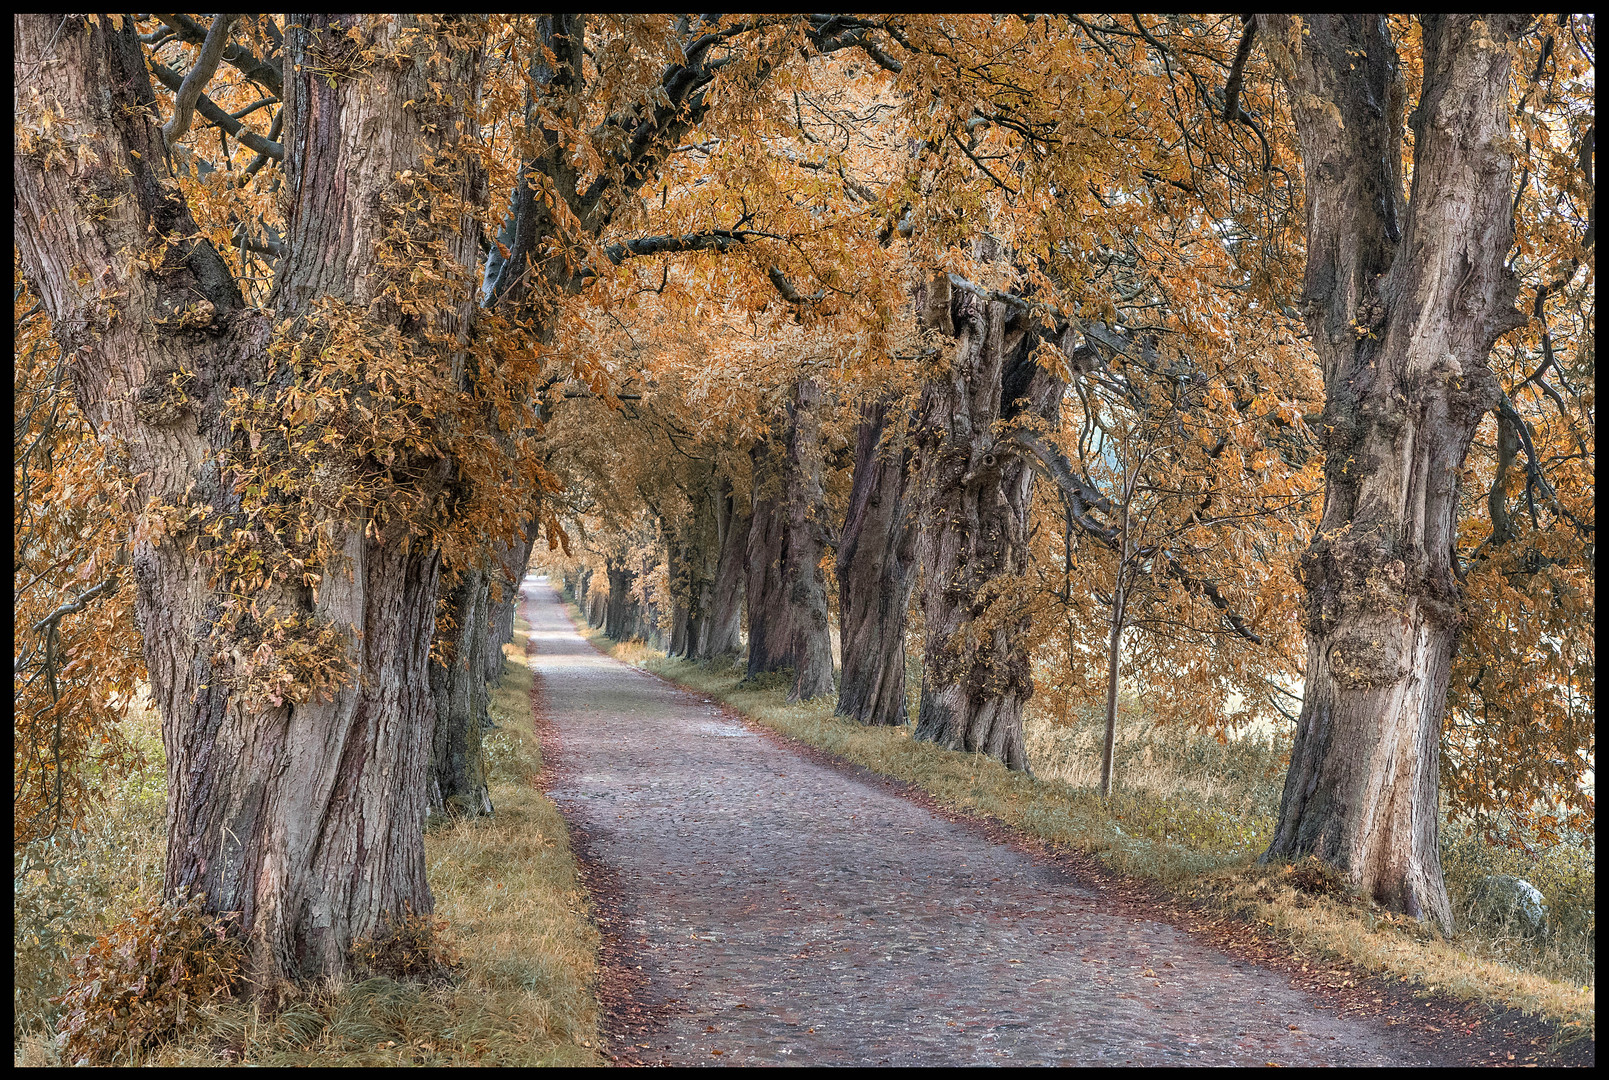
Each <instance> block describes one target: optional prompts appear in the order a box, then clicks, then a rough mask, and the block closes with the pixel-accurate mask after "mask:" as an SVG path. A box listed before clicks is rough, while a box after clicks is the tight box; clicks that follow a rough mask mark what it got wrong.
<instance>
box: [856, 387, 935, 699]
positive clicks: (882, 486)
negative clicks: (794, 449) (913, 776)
mask: <svg viewBox="0 0 1609 1080" xmlns="http://www.w3.org/2000/svg"><path fill="white" fill-rule="evenodd" d="M888 410H889V403H888V401H887V400H883V401H877V402H873V403H869V404H867V405H866V406H865V407H864V408H863V409H862V410H861V421H860V425H859V427H858V429H857V432H856V437H855V475H854V478H853V480H852V481H851V486H850V491H849V511H848V513H847V514H846V515H845V517H844V530H843V533H842V535H841V536H840V538H839V541H838V626H839V635H840V637H839V654H840V655H841V656H842V657H843V665H842V666H843V674H842V678H841V685H840V688H839V691H838V708H837V710H836V711H837V714H838V715H839V716H847V717H849V718H850V719H852V720H857V721H859V722H860V723H862V724H903V723H905V721H906V708H905V615H906V611H907V609H908V607H909V605H910V599H911V586H912V584H913V583H914V575H913V574H912V572H911V571H912V569H913V567H912V562H913V557H914V554H915V547H916V536H917V530H916V528H915V527H914V524H913V523H912V522H911V520H910V515H909V513H908V508H907V506H906V504H905V491H906V487H907V484H908V480H909V477H910V466H911V460H910V459H911V455H910V450H909V446H908V443H907V441H906V423H905V421H904V419H903V418H899V419H896V421H895V423H894V424H893V425H892V426H890V425H889V424H888Z"/></svg>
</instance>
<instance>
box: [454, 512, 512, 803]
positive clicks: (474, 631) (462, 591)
mask: <svg viewBox="0 0 1609 1080" xmlns="http://www.w3.org/2000/svg"><path fill="white" fill-rule="evenodd" d="M535 539H536V523H535V522H532V523H531V524H530V525H529V526H528V527H527V529H526V531H525V535H524V536H523V537H522V538H521V539H520V540H519V541H518V543H516V544H513V545H509V544H494V545H493V549H494V552H495V553H496V554H497V555H498V556H499V558H498V563H499V564H500V565H497V566H494V567H493V568H492V569H490V570H470V571H467V572H466V573H465V574H464V575H463V578H462V580H461V581H460V582H459V584H458V586H457V587H456V588H454V589H453V590H452V592H451V593H450V594H449V595H448V604H449V605H450V609H451V614H452V619H453V626H454V629H453V631H452V634H451V636H450V637H449V638H448V639H447V640H445V641H442V642H438V644H437V650H436V651H437V652H438V653H439V654H440V656H441V658H442V660H444V661H445V662H436V663H432V664H431V666H430V690H431V695H432V697H434V699H435V703H436V732H435V737H434V738H433V740H432V752H431V786H430V810H431V812H432V813H443V814H450V815H453V816H468V817H474V816H476V815H480V814H490V813H491V812H492V797H491V792H490V791H489V790H488V788H487V774H486V754H485V751H484V749H483V748H482V740H483V739H484V737H485V733H486V732H487V731H489V730H491V728H492V719H491V715H490V713H489V712H488V710H487V706H488V704H489V702H490V700H491V688H492V687H493V686H495V685H496V684H497V683H498V682H499V681H500V680H501V679H502V677H503V664H504V658H503V645H504V643H505V642H508V641H512V640H513V637H514V602H515V599H516V596H517V589H518V585H519V578H520V577H521V576H523V574H524V567H525V564H526V562H527V561H529V559H530V555H531V547H532V545H533V543H534V542H535Z"/></svg>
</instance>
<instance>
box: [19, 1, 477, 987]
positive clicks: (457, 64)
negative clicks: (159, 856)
mask: <svg viewBox="0 0 1609 1080" xmlns="http://www.w3.org/2000/svg"><path fill="white" fill-rule="evenodd" d="M290 22H291V27H290V28H288V32H287V33H286V35H285V45H286V58H285V79H284V89H285V94H284V96H285V101H284V114H285V130H286V133H287V138H286V146H287V150H286V158H285V163H284V164H285V176H284V179H283V181H282V183H283V185H284V187H283V191H284V199H285V208H286V216H287V237H286V240H287V245H288V249H289V253H288V254H287V256H286V257H285V259H284V260H282V263H281V265H280V267H279V269H278V273H277V276H276V288H275V293H274V302H275V305H276V310H275V311H274V312H273V314H272V318H270V317H268V316H266V315H265V314H263V313H257V312H249V311H245V310H243V308H242V304H241V299H240V295H239V292H238V291H237V290H236V288H235V286H234V283H233V282H232V281H231V280H230V279H229V275H228V272H227V269H226V267H225V264H224V263H223V261H222V260H221V259H219V257H218V256H217V254H216V252H214V251H213V250H212V248H211V247H210V245H209V244H208V243H207V242H206V241H205V240H201V239H197V235H198V229H197V227H196V224H195V222H194V220H193V219H192V217H191V215H190V212H189V210H188V208H187V206H186V204H185V202H184V200H183V198H182V197H181V196H180V195H179V194H178V192H177V186H176V185H175V184H174V183H173V181H172V179H171V177H170V175H169V173H168V167H167V164H166V163H167V161H168V157H167V155H166V154H165V152H164V147H163V143H162V135H161V132H160V131H159V130H158V129H157V128H156V126H155V125H154V123H153V120H152V118H153V117H154V116H156V115H157V112H158V110H157V106H156V103H155V100H154V96H153V94H152V92H151V87H150V82H149V78H148V75H147V71H146V66H145V58H144V56H143V55H142V52H141V47H140V43H139V41H138V39H137V37H136V36H135V33H134V29H133V26H132V22H131V20H128V19H126V18H125V20H124V22H123V27H122V29H121V30H120V31H113V30H112V29H111V27H110V25H109V20H107V19H105V18H102V19H101V20H100V22H99V24H98V25H97V26H90V25H89V24H87V23H86V22H85V20H83V19H82V18H80V17H76V16H68V17H65V18H64V17H61V16H48V17H47V16H18V17H17V19H16V22H15V40H14V56H15V57H16V59H17V62H18V65H19V67H18V78H17V80H16V87H17V89H16V102H15V107H16V113H17V116H18V119H19V122H24V121H26V120H27V119H28V118H30V117H35V116H38V115H41V114H42V113H43V112H44V111H46V110H48V111H49V113H50V114H51V115H52V116H54V117H55V124H54V134H52V135H50V136H49V137H47V138H45V139H43V140H40V141H38V142H36V143H34V144H33V145H32V146H30V147H22V146H19V152H18V153H17V154H16V155H15V156H14V162H15V184H14V195H15V198H16V212H15V226H16V241H17V244H18V247H19V249H20V251H21V254H22V259H23V263H24V266H25V268H26V272H27V273H28V275H29V277H30V279H31V280H32V281H33V282H34V283H35V285H36V287H37V289H38V292H39V295H40V296H41V298H42V299H43V301H44V303H45V305H46V309H47V311H49V313H50V315H51V318H52V321H53V323H54V325H55V327H56V330H57V333H58V334H59V335H60V336H61V340H62V344H63V347H64V348H65V349H66V350H67V351H68V352H69V353H70V354H71V355H73V356H74V357H75V358H76V359H77V361H78V362H77V363H76V364H75V367H74V375H75V390H76V393H77V395H78V398H79V401H80V403H81V404H82V406H83V408H84V411H85V414H86V415H87V416H89V417H90V418H91V419H92V420H93V421H94V423H95V428H96V431H97V433H98V434H99V436H100V437H101V438H102V439H103V440H105V441H106V442H107V445H108V448H109V450H110V451H111V454H112V457H113V459H114V460H115V461H117V462H118V463H119V464H120V465H121V466H122V467H124V468H125V469H126V470H127V472H128V474H129V475H130V476H132V477H135V478H136V479H135V495H136V497H137V498H138V499H139V500H141V502H142V503H144V502H146V501H147V500H150V501H151V503H152V504H153V505H171V506H180V507H190V508H194V509H195V511H196V512H198V513H199V514H201V515H202V520H217V521H223V522H231V521H235V522H238V521H239V517H238V515H239V511H240V504H239V500H238V496H237V495H236V494H235V492H234V485H233V483H232V482H231V480H230V479H228V478H226V477H225V476H223V475H222V474H221V473H220V471H219V469H218V465H217V463H218V461H219V460H221V459H225V458H226V457H227V455H228V454H229V453H230V452H232V451H239V448H238V447H236V446H234V445H233V444H232V435H231V432H230V430H229V426H228V425H227V424H224V423H220V422H219V421H220V419H221V418H223V417H224V416H226V415H227V413H228V409H227V407H226V402H227V400H228V399H229V397H230V394H231V391H234V390H236V389H239V390H242V391H244V392H246V393H248V394H263V393H269V394H272V393H274V392H275V391H276V390H277V387H278V386H279V385H280V384H281V380H282V379H283V378H284V377H285V372H283V371H281V370H279V369H278V368H277V367H276V363H277V361H276V360H275V359H274V358H273V356H272V355H271V354H270V353H269V352H268V350H267V348H266V345H267V339H268V333H269V327H270V326H271V325H277V324H280V323H282V322H283V321H285V320H297V319H301V318H305V317H309V316H310V314H311V313H312V311H313V306H312V305H313V303H314V301H316V300H318V299H320V298H322V297H329V298H332V299H334V300H336V301H339V302H344V303H346V304H348V305H351V306H353V307H354V308H356V309H357V310H361V311H366V312H368V313H369V317H371V318H375V319H377V320H379V321H381V322H387V323H389V324H390V325H392V326H396V327H398V328H399V329H400V330H401V331H402V332H403V333H405V334H406V333H410V332H412V330H411V327H410V324H409V322H408V320H406V319H404V318H403V317H402V316H401V315H400V313H397V312H394V311H391V310H389V309H388V307H387V305H386V304H385V303H384V302H383V301H382V299H381V298H382V296H383V290H384V289H385V288H386V287H388V285H389V284H390V282H389V281H388V280H387V278H386V272H385V271H384V269H383V268H382V267H381V266H379V265H377V260H376V258H375V254H376V250H375V246H376V244H377V242H378V238H379V237H380V236H382V235H383V234H384V231H385V229H386V228H387V227H388V222H386V221H385V220H384V216H385V215H386V214H387V213H391V212H392V211H387V210H385V209H384V198H383V196H384V193H385V192H386V191H387V190H388V189H390V188H391V186H392V185H393V183H394V178H395V177H397V176H398V175H400V174H401V173H402V172H403V171H404V170H409V169H423V168H425V167H426V165H425V159H426V158H427V156H429V155H432V154H435V153H437V152H440V151H441V150H443V149H445V148H447V147H448V144H449V143H450V142H451V141H452V140H453V139H455V138H456V137H457V134H458V125H457V124H456V123H455V122H453V120H452V119H451V118H450V117H449V118H443V117H439V116H438V117H436V118H435V120H434V121H433V122H432V123H431V124H429V125H426V124H424V123H422V122H421V119H420V117H419V114H418V110H417V109H415V108H414V104H413V103H414V102H416V101H425V100H433V99H434V98H435V94H434V92H433V91H432V90H431V87H432V86H436V87H441V88H444V90H443V92H444V93H447V94H450V95H451V97H452V99H453V100H455V101H463V102H467V101H469V100H472V98H473V96H474V83H475V80H476V79H477V77H478V63H479V58H478V56H477V55H475V54H474V53H473V52H465V53H460V54H458V55H457V56H456V57H454V58H452V59H450V60H448V59H444V58H440V57H433V56H430V55H428V53H429V49H428V47H427V46H425V45H421V47H418V48H415V47H413V46H412V45H410V44H409V43H408V41H407V39H406V37H405V35H406V34H407V33H409V32H410V31H409V30H408V25H409V23H408V20H406V19H403V20H399V21H397V22H391V23H386V24H380V25H363V24H360V23H359V21H358V20H355V19H348V20H345V21H342V20H340V19H337V18H335V17H325V16H291V17H290ZM349 28H355V29H356V30H357V32H358V33H359V35H360V36H361V37H362V38H363V39H364V40H363V42H362V43H361V44H362V45H363V46H373V47H375V48H376V51H377V52H390V53H392V54H393V55H392V56H391V58H390V59H389V60H388V62H387V63H386V64H384V65H376V66H375V67H373V68H370V69H366V70H357V71H354V72H353V73H351V74H350V75H348V76H344V77H342V78H340V79H330V78H326V77H325V76H324V75H323V74H321V73H320V72H321V69H322V68H323V67H324V66H325V64H326V60H324V59H321V56H323V54H324V53H327V52H329V51H330V50H332V49H334V50H340V49H344V48H346V47H347V39H346V36H345V35H346V33H347V31H348V29H349ZM429 37H430V36H429V35H428V34H424V35H422V37H421V38H420V39H418V40H419V41H420V42H421V43H428V41H429ZM313 52H318V53H319V55H312V53H313ZM465 194H466V195H467V191H466V192H465ZM450 242H451V243H453V244H454V245H455V246H454V252H453V254H454V257H456V258H458V259H459V261H460V265H461V267H462V269H463V271H464V273H465V274H466V276H467V274H468V272H469V270H470V268H472V267H473V265H474V258H475V251H474V247H475V241H474V237H473V235H472V234H465V235H462V236H458V237H455V238H453V239H452V240H451V241H450ZM137 253H154V254H149V257H148V258H146V259H143V260H136V259H134V258H131V256H132V255H135V254H137ZM85 273H87V274H88V275H89V276H88V279H87V280H88V281H89V282H90V283H91V284H90V290H89V293H88V295H90V296H95V295H97V294H98V296H99V297H100V299H98V300H92V301H89V302H87V303H86V301H85V300H84V299H83V297H84V296H85V293H84V290H83V288H82V287H81V286H80V285H78V284H75V280H83V279H82V276H81V275H83V274H85ZM465 301H466V302H465V305H464V310H463V311H462V312H461V313H459V314H458V316H457V317H458V318H467V317H468V313H469V302H468V301H469V298H468V296H467V290H466V297H465ZM265 388H266V389H265ZM332 479H335V480H336V481H337V482H338V480H339V478H332ZM315 509H317V508H315ZM365 525H366V519H365V516H364V515H363V514H362V513H361V512H359V511H354V512H352V513H350V514H348V515H346V516H344V517H341V518H339V519H334V520H330V519H328V518H326V519H325V523H324V526H323V528H324V529H325V530H326V533H325V535H326V538H327V540H328V545H327V548H326V550H329V551H330V552H332V554H331V555H330V556H329V557H328V559H327V561H326V562H325V563H324V564H323V565H321V566H318V567H317V570H318V571H319V573H320V576H321V581H322V586H321V588H320V589H319V591H318V594H317V598H316V599H315V598H314V596H313V594H312V592H311V590H310V589H307V588H292V587H289V586H280V585H271V586H270V587H268V588H267V589H265V590H263V591H261V592H260V593H259V594H258V595H256V596H254V597H253V604H254V607H253V609H252V610H255V611H267V610H268V609H269V608H272V609H273V611H274V612H275V614H276V616H284V615H295V616H297V617H299V618H300V619H303V620H305V621H307V622H311V623H314V624H316V625H321V626H325V627H331V628H334V629H335V630H337V631H338V632H340V634H341V635H342V638H343V640H344V641H345V651H346V659H347V661H348V662H349V665H350V675H349V677H348V678H347V679H346V680H345V682H344V683H342V684H341V686H340V687H339V688H338V689H335V690H334V691H333V693H332V694H331V695H330V696H329V697H327V698H326V699H324V700H318V699H316V698H314V699H311V700H305V701H294V700H287V699H284V698H278V699H277V701H276V697H277V695H266V696H265V695H262V694H259V693H257V692H256V691H255V690H254V689H253V687H254V686H255V685H256V684H254V683H253V675H252V671H251V668H250V664H251V661H252V658H253V654H254V652H255V650H256V648H257V645H258V644H259V643H258V642H257V641H254V640H253V638H254V636H257V637H260V636H261V634H262V630H263V628H262V627H261V625H260V624H258V623H256V622H255V621H254V617H253V615H252V614H251V612H250V611H248V612H246V613H245V614H244V615H241V612H240V609H239V607H238V605H237V604H236V603H235V601H234V598H233V596H232V595H231V594H230V593H229V591H228V586H227V584H220V583H219V582H218V581H217V580H216V577H215V575H214V573H213V572H212V569H211V568H210V567H209V566H208V565H207V563H206V562H205V561H204V557H205V555H206V554H207V552H208V549H209V548H210V547H212V544H213V542H212V541H210V540H209V539H208V538H207V537H206V536H205V535H203V534H197V533H195V532H191V531H186V530H184V529H177V530H173V531H169V532H166V533H162V532H160V531H155V532H145V533H142V534H140V535H136V536H134V537H132V538H131V545H130V546H131V551H132V559H133V571H134V577H135V580H136V583H137V587H138V593H137V610H138V613H139V617H140V625H141V627H142V631H143V635H144V641H145V653H146V663H147V668H148V671H149V674H150V680H151V687H152V694H153V697H154V699H155V702H156V704H157V707H158V709H159V710H160V712H161V715H162V722H163V741H164V744H165V747H166V750H167V767H168V808H167V824H168V851H167V860H166V873H165V880H164V886H165V891H166V892H167V893H168V894H169V895H174V894H177V893H180V892H186V891H188V892H191V893H203V894H205V896H206V906H207V908H208V909H209V910H212V911H216V912H239V913H240V919H241V924H242V926H243V927H244V929H245V931H246V933H247V935H248V938H249V941H250V944H251V949H252V968H253V973H254V975H255V976H256V977H257V978H258V979H260V980H262V981H264V982H273V981H277V980H279V979H282V978H294V977H305V976H314V975H320V974H337V973H339V972H341V971H342V970H344V968H345V966H346V959H347V951H348V948H349V946H350V944H351V942H352V941H353V940H354V939H355V938H357V937H360V936H362V935H364V934H367V933H370V932H373V931H376V930H379V929H380V928H381V927H382V926H383V925H384V924H385V923H386V921H387V920H390V919H394V918H397V917H400V916H402V915H404V914H405V913H407V912H409V911H412V912H416V913H424V912H428V911H430V910H431V906H432V904H431V896H430V890H429V888H428V886H427V884H426V880H425V865H424V849H423V837H422V828H423V819H424V812H425V802H426V792H427V780H428V771H429V763H430V747H431V734H432V727H433V724H434V708H433V704H432V700H431V693H430V685H429V659H428V656H429V646H430V640H431V636H432V630H433V626H434V617H435V599H436V592H437V575H438V570H437V560H436V556H435V554H434V553H432V552H430V551H428V550H424V549H423V547H422V546H421V545H419V544H417V543H410V542H409V540H408V538H407V537H406V536H405V535H403V531H402V530H395V529H393V530H390V535H388V536H385V537H384V538H382V537H381V536H380V535H378V534H377V533H375V532H374V531H372V530H366V528H365ZM270 554H271V553H270ZM236 616H239V618H235V617H236Z"/></svg>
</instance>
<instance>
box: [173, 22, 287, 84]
mask: <svg viewBox="0 0 1609 1080" xmlns="http://www.w3.org/2000/svg"><path fill="white" fill-rule="evenodd" d="M157 18H159V19H161V20H162V21H163V22H164V23H165V24H166V25H167V27H168V29H169V30H170V31H171V32H172V35H173V36H174V37H177V38H179V39H180V40H181V41H188V42H190V43H191V44H192V45H200V44H202V43H203V42H205V41H206V39H207V34H208V30H207V28H206V27H204V26H202V25H201V24H200V23H198V22H196V21H195V20H194V19H192V18H190V16H188V15H158V16H157ZM264 18H266V19H267V21H268V29H269V32H270V34H269V36H270V37H278V27H276V26H275V25H274V20H273V19H272V18H271V17H269V16H264ZM152 44H159V42H153V43H152ZM223 60H224V63H226V64H228V65H229V66H230V67H232V68H234V69H235V70H236V71H238V72H240V73H241V74H242V75H244V76H246V78H248V79H250V80H251V81H252V82H255V83H260V84H261V85H262V86H263V87H265V88H266V89H267V90H268V92H269V93H271V94H273V95H274V96H275V97H284V96H285V80H284V76H283V75H282V73H281V72H280V69H279V68H278V67H276V66H275V65H274V64H271V63H269V62H268V61H266V60H262V59H259V58H258V57H257V56H255V55H253V54H252V52H251V51H250V50H249V49H246V48H245V47H243V46H240V45H230V46H228V47H227V48H225V49H224V51H223Z"/></svg>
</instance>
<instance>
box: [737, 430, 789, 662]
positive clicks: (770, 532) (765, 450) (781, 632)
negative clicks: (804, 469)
mask: <svg viewBox="0 0 1609 1080" xmlns="http://www.w3.org/2000/svg"><path fill="white" fill-rule="evenodd" d="M749 456H750V457H751V458H752V459H753V462H754V494H753V512H752V514H751V516H750V518H749V538H748V548H747V551H746V553H745V560H746V564H747V582H746V590H745V591H746V602H747V605H748V616H749V669H748V677H749V678H751V679H752V678H754V677H755V676H756V675H762V674H764V673H765V672H768V671H779V670H781V669H783V668H790V667H792V666H793V627H792V626H791V625H790V623H789V615H790V614H791V609H790V608H789V606H788V600H787V589H786V586H785V585H784V583H783V578H782V573H783V559H784V558H785V555H786V548H787V540H788V508H787V496H786V492H785V491H784V479H783V475H782V473H783V469H782V468H781V463H780V462H779V461H778V460H777V455H776V452H775V450H773V449H772V447H771V444H770V443H769V442H768V441H761V442H758V443H756V444H755V445H754V449H753V450H751V451H750V452H749Z"/></svg>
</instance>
